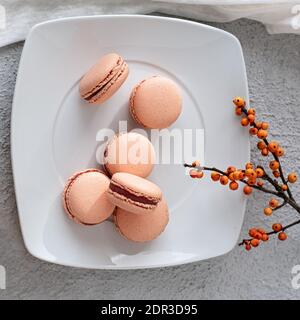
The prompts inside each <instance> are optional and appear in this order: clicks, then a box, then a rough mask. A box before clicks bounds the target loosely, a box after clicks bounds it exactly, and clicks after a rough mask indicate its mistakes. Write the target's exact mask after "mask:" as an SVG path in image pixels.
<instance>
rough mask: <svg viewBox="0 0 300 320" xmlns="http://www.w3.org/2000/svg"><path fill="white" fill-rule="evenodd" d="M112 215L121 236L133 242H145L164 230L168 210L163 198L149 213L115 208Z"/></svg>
mask: <svg viewBox="0 0 300 320" xmlns="http://www.w3.org/2000/svg"><path fill="white" fill-rule="evenodd" d="M113 217H114V222H115V225H116V228H117V230H118V231H119V232H120V234H121V235H122V236H123V237H125V238H126V239H128V240H131V241H135V242H146V241H151V240H154V239H155V238H157V237H158V236H159V235H160V234H161V233H162V232H163V231H164V230H165V228H166V226H167V224H168V222H169V211H168V205H167V203H166V201H165V199H162V201H160V203H159V204H158V206H157V207H156V209H155V210H153V211H152V212H151V213H150V214H147V215H137V214H134V213H132V212H129V211H126V210H124V209H121V208H116V210H115V212H114V215H113Z"/></svg>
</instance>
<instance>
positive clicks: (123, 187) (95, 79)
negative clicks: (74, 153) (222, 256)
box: [63, 53, 182, 242]
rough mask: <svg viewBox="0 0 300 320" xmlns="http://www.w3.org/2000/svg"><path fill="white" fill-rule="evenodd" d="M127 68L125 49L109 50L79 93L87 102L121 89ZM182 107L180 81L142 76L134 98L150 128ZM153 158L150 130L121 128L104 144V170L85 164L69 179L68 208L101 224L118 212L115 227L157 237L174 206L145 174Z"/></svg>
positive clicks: (140, 120)
mask: <svg viewBox="0 0 300 320" xmlns="http://www.w3.org/2000/svg"><path fill="white" fill-rule="evenodd" d="M128 74H129V68H128V65H127V63H126V62H125V61H124V59H123V58H122V57H121V56H120V55H118V54H116V53H110V54H107V55H105V56H103V57H102V58H101V59H100V60H99V61H98V62H97V63H96V64H95V65H94V66H92V68H91V69H90V70H89V71H88V72H87V73H86V74H85V75H84V76H83V77H82V79H81V81H80V84H79V93H80V95H81V97H82V98H83V99H85V100H86V101H87V102H88V103H90V104H101V103H103V102H104V101H106V100H107V99H109V98H110V97H111V96H112V95H113V94H115V93H116V91H117V90H118V89H119V88H120V87H121V85H122V84H123V83H124V81H125V80H126V79H127V77H128ZM181 108H182V103H181V95H180V91H179V88H178V86H177V85H176V84H175V83H174V82H173V81H172V80H170V79H168V78H165V77H162V76H151V77H150V78H147V79H144V80H142V81H141V82H139V83H138V84H137V85H136V86H135V87H134V88H133V89H132V92H131V95H130V99H129V110H130V114H131V116H132V118H133V119H134V120H135V121H136V122H137V124H139V125H140V126H143V127H145V128H151V129H162V128H166V127H168V126H170V125H171V124H173V123H174V122H175V121H176V120H177V118H178V117H179V115H180V113H181ZM154 163H155V151H154V148H153V145H152V144H151V142H150V141H149V140H148V139H147V138H146V137H145V136H143V135H141V134H138V133H135V132H128V133H118V134H116V135H115V136H114V137H112V138H111V139H110V140H109V141H108V142H107V143H106V146H105V148H104V152H103V168H102V170H100V169H98V168H90V169H86V170H82V171H80V172H76V173H75V174H73V175H72V176H71V177H70V178H69V179H68V181H67V183H66V186H65V188H64V192H63V206H64V209H65V212H66V213H67V215H68V216H69V217H70V218H71V219H72V220H73V221H75V222H77V223H79V224H82V225H95V224H99V223H101V222H103V221H105V220H106V219H108V218H109V217H110V216H113V221H114V223H115V226H116V229H117V230H118V231H119V233H120V234H121V235H122V236H124V237H125V238H126V239H128V240H131V241H135V242H145V241H150V240H153V239H155V238H156V237H158V236H159V235H160V234H161V233H162V232H163V231H164V229H165V227H166V225H167V224H168V221H169V212H168V205H167V202H166V200H165V198H164V197H163V194H162V191H161V189H160V188H159V187H158V186H157V185H156V184H154V183H153V182H151V181H150V180H147V179H146V178H147V177H148V176H149V175H150V173H151V171H152V169H153V167H154Z"/></svg>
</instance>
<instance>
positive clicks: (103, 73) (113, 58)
mask: <svg viewBox="0 0 300 320" xmlns="http://www.w3.org/2000/svg"><path fill="white" fill-rule="evenodd" d="M120 59H121V58H120V56H119V55H118V54H117V53H109V54H107V55H105V56H103V57H101V58H100V59H99V60H98V61H97V62H96V63H95V64H94V65H93V66H92V67H91V68H90V69H89V70H88V71H87V73H86V74H85V75H84V76H83V77H82V78H81V81H80V84H79V92H80V95H81V96H82V97H84V96H85V95H86V94H88V93H89V92H91V90H93V89H94V88H95V86H97V85H98V84H99V83H101V82H102V81H104V80H105V79H106V80H107V81H109V80H110V79H111V78H112V77H113V76H114V74H115V73H114V72H113V71H114V69H115V68H116V67H117V68H118V62H119V61H120Z"/></svg>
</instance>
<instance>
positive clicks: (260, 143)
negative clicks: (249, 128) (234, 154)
mask: <svg viewBox="0 0 300 320" xmlns="http://www.w3.org/2000/svg"><path fill="white" fill-rule="evenodd" d="M266 147H267V146H266V144H265V143H264V141H259V142H258V143H257V148H258V149H259V150H263V149H264V148H266Z"/></svg>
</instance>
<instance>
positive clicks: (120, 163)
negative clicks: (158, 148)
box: [103, 132, 155, 178]
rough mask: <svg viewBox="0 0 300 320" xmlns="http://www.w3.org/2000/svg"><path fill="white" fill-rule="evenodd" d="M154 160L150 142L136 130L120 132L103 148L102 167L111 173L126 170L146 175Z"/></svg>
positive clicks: (138, 174) (150, 169)
mask: <svg viewBox="0 0 300 320" xmlns="http://www.w3.org/2000/svg"><path fill="white" fill-rule="evenodd" d="M154 162H155V151H154V147H153V145H152V143H151V142H150V141H149V140H148V139H147V138H146V137H145V136H143V135H141V134H139V133H136V132H128V133H120V134H117V135H115V136H114V137H113V138H111V139H110V140H109V141H108V143H107V145H106V148H105V150H104V159H103V163H104V167H105V169H106V171H107V172H108V173H109V174H110V175H113V174H114V173H116V172H128V173H132V174H135V175H137V176H140V177H143V178H145V177H147V176H148V175H149V174H150V173H151V171H152V169H153V165H154Z"/></svg>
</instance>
